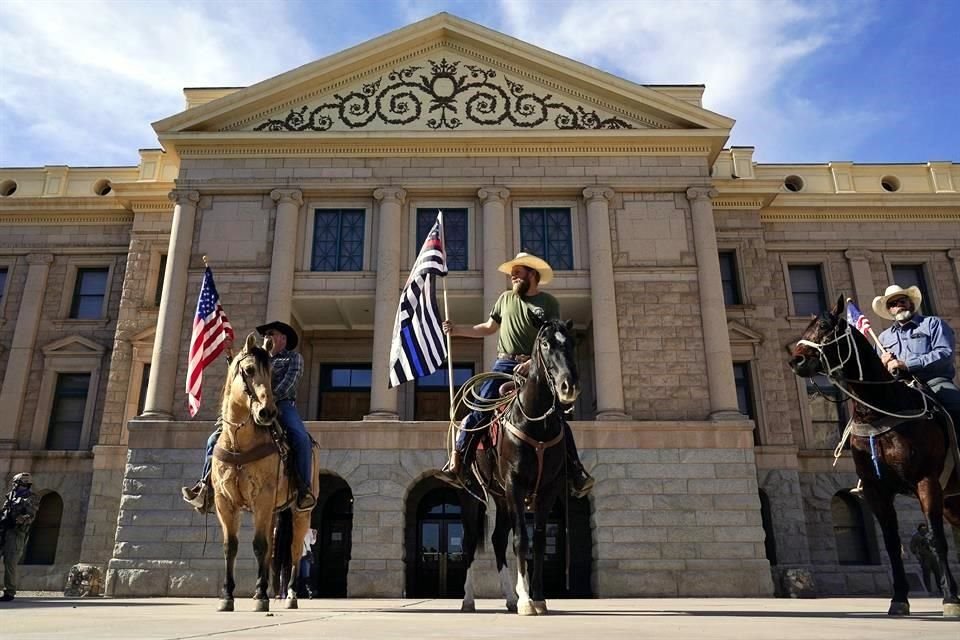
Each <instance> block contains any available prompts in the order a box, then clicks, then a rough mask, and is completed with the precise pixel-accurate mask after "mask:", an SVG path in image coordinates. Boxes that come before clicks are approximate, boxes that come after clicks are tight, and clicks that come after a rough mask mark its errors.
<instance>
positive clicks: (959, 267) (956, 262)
mask: <svg viewBox="0 0 960 640" xmlns="http://www.w3.org/2000/svg"><path fill="white" fill-rule="evenodd" d="M947 259H948V260H950V264H952V265H953V277H954V278H955V279H956V281H957V289H960V249H950V250H949V251H947ZM861 311H863V309H861Z"/></svg>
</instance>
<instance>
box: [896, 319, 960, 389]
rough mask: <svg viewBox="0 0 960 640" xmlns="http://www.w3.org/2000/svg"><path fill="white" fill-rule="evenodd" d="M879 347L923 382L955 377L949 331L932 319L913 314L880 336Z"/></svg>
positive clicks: (952, 348)
mask: <svg viewBox="0 0 960 640" xmlns="http://www.w3.org/2000/svg"><path fill="white" fill-rule="evenodd" d="M880 344H882V345H883V346H884V347H885V348H886V350H887V351H889V352H890V353H892V354H894V355H895V356H897V360H901V361H902V362H903V363H904V364H905V365H907V369H908V370H909V371H910V373H912V374H913V375H915V376H916V377H917V378H918V379H920V380H922V381H924V382H927V381H929V380H932V379H933V378H947V379H948V380H953V378H954V376H955V375H956V374H957V370H956V365H955V364H954V362H953V357H954V353H955V352H956V341H955V339H954V336H953V329H951V328H950V325H948V324H947V323H946V322H944V321H943V320H941V319H940V318H938V317H936V316H921V315H920V314H917V315H915V316H913V317H912V318H911V319H910V320H909V321H908V322H906V323H905V324H903V325H901V324H900V323H899V322H895V323H894V324H893V326H892V327H890V328H889V329H887V330H886V331H884V332H883V333H881V334H880ZM878 352H879V349H878Z"/></svg>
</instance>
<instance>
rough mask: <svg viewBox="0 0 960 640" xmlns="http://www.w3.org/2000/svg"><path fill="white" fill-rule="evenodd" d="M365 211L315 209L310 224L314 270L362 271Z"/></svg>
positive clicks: (311, 263) (311, 266) (311, 265)
mask: <svg viewBox="0 0 960 640" xmlns="http://www.w3.org/2000/svg"><path fill="white" fill-rule="evenodd" d="M365 219H366V212H365V211H364V210H363V209H317V210H316V212H315V217H314V221H313V258H312V259H311V262H310V268H311V269H312V270H313V271H362V270H363V238H364V235H363V234H364V225H365Z"/></svg>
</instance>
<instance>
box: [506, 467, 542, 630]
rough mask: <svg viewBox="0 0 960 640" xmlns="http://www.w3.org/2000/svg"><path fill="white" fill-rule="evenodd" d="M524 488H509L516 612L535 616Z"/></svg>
mask: <svg viewBox="0 0 960 640" xmlns="http://www.w3.org/2000/svg"><path fill="white" fill-rule="evenodd" d="M523 494H524V489H522V488H517V487H516V486H515V485H514V486H513V487H512V488H511V496H510V499H511V500H512V502H511V510H510V515H511V517H512V518H513V553H514V555H515V556H516V557H517V613H519V614H520V615H522V616H535V615H537V612H536V611H534V609H533V604H532V603H531V602H530V577H529V566H528V565H527V552H528V551H529V550H530V538H529V537H528V536H527V522H526V518H525V517H524V514H525V513H526V512H525V510H524V509H525V505H524V501H523V498H524V495H523Z"/></svg>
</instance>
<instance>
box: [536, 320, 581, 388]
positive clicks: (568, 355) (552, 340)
mask: <svg viewBox="0 0 960 640" xmlns="http://www.w3.org/2000/svg"><path fill="white" fill-rule="evenodd" d="M572 328H573V321H572V320H568V321H566V322H563V321H561V320H551V321H549V322H547V323H545V324H544V325H543V326H542V327H540V331H539V332H538V333H537V339H536V342H535V343H534V346H533V354H532V355H533V358H534V359H535V360H537V361H538V362H537V366H538V367H539V366H542V367H543V369H542V371H543V375H544V376H545V377H546V378H547V381H548V384H549V385H550V386H551V388H552V389H553V392H554V393H555V394H556V396H557V400H559V401H560V402H561V403H563V404H573V403H574V401H576V399H577V396H579V395H580V375H579V374H578V373H577V362H576V360H575V358H574V353H573V347H574V344H575V342H574V338H573V333H572V332H571V329H572Z"/></svg>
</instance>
